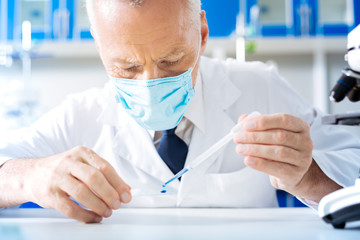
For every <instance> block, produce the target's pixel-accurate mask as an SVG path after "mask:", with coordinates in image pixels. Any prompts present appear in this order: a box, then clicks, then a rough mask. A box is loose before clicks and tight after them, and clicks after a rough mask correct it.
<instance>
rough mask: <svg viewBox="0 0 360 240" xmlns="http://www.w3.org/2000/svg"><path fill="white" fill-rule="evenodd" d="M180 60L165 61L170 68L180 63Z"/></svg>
mask: <svg viewBox="0 0 360 240" xmlns="http://www.w3.org/2000/svg"><path fill="white" fill-rule="evenodd" d="M179 62H180V60H176V61H164V63H165V64H166V65H168V66H172V65H175V64H177V63H179Z"/></svg>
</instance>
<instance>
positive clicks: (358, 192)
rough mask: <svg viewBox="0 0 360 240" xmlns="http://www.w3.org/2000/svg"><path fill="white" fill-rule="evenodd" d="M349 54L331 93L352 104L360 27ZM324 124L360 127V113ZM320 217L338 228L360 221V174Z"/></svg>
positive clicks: (359, 95) (359, 72) (359, 66)
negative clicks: (346, 65)
mask: <svg viewBox="0 0 360 240" xmlns="http://www.w3.org/2000/svg"><path fill="white" fill-rule="evenodd" d="M347 48H348V52H347V54H346V55H345V61H347V62H348V64H349V67H347V68H344V69H343V70H342V75H341V77H340V79H339V80H338V81H337V83H336V85H335V86H334V88H333V89H332V90H331V91H330V100H331V101H333V102H340V101H342V100H343V99H344V98H345V97H347V98H348V99H349V100H350V101H352V102H357V101H360V25H358V26H357V27H356V28H354V29H353V30H352V31H351V32H350V33H349V34H348V43H347ZM322 123H323V124H333V125H352V126H357V125H360V112H355V113H348V114H334V115H328V116H324V117H323V118H322ZM318 212H319V216H320V217H321V218H322V219H323V220H324V221H325V222H326V223H330V224H332V226H333V227H334V228H345V225H346V223H349V222H353V221H360V172H359V178H358V179H356V180H355V185H354V186H351V187H345V188H343V189H340V190H338V191H335V192H333V193H330V194H328V195H326V196H325V197H323V199H321V201H320V203H319V208H318Z"/></svg>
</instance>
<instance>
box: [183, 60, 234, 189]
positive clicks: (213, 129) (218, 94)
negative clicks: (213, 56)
mask: <svg viewBox="0 0 360 240" xmlns="http://www.w3.org/2000/svg"><path fill="white" fill-rule="evenodd" d="M202 60H204V61H207V62H206V63H205V64H202V65H201V68H200V74H201V79H202V81H203V91H202V92H203V98H204V108H205V111H204V114H205V128H204V129H205V132H203V131H201V129H200V128H198V127H195V128H194V130H193V133H192V139H191V143H190V146H189V153H188V156H187V159H186V164H189V163H190V162H191V161H192V160H194V159H195V158H196V157H197V156H199V155H200V154H201V153H203V152H204V151H206V150H207V149H208V148H209V147H211V146H212V145H213V144H215V143H216V142H217V141H218V140H220V139H221V138H222V137H224V136H225V135H226V134H228V133H229V132H230V129H231V128H232V127H233V126H235V124H236V120H233V119H231V118H230V116H229V115H228V114H227V113H226V109H227V108H229V107H230V106H231V105H232V104H233V103H234V102H235V101H236V100H237V99H238V98H239V97H240V96H241V92H240V90H239V89H238V88H237V87H236V86H235V85H234V84H233V83H232V82H231V81H230V80H229V79H227V73H226V70H225V68H224V67H223V66H222V65H220V64H214V63H211V62H208V61H209V60H208V59H202ZM209 69H211V71H209ZM224 77H225V79H224ZM221 152H222V149H221V150H219V151H218V152H217V153H215V154H214V155H213V156H211V157H210V158H209V159H207V160H206V161H205V162H204V163H203V164H201V165H199V166H198V167H197V168H196V169H194V170H193V171H191V172H189V174H187V175H188V176H184V179H183V180H184V181H183V182H184V183H185V182H188V181H191V178H192V177H195V178H196V175H199V174H204V173H205V172H206V171H207V170H208V169H209V168H210V167H211V168H212V170H214V171H216V169H218V168H219V166H220V164H221V163H220V162H216V161H215V160H216V159H217V157H218V156H219V154H220V153H221ZM214 165H217V166H214Z"/></svg>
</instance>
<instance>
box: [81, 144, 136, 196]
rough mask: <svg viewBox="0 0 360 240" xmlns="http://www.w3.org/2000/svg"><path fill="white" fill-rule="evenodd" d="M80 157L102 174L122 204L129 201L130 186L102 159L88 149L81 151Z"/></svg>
mask: <svg viewBox="0 0 360 240" xmlns="http://www.w3.org/2000/svg"><path fill="white" fill-rule="evenodd" d="M81 152H82V157H83V158H84V160H86V161H87V163H88V164H90V165H91V166H94V167H95V168H96V169H98V170H99V171H100V172H102V173H103V174H104V176H105V178H106V179H107V180H108V182H109V183H110V184H111V185H112V186H113V187H114V189H115V190H116V191H117V192H118V194H119V196H120V199H121V201H122V202H124V203H128V202H130V200H131V194H130V186H129V185H127V184H126V183H125V182H124V181H123V180H122V179H121V178H120V176H119V175H118V174H117V173H116V171H115V169H114V168H113V167H112V166H111V164H110V163H109V162H107V161H106V160H104V159H102V158H101V157H100V156H98V155H97V154H96V153H95V152H93V151H92V150H90V149H87V148H86V149H83V151H81Z"/></svg>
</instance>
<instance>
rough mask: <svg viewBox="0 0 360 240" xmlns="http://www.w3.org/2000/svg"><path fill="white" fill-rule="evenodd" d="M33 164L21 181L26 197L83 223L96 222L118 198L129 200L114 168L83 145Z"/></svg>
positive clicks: (128, 193) (117, 205)
mask: <svg viewBox="0 0 360 240" xmlns="http://www.w3.org/2000/svg"><path fill="white" fill-rule="evenodd" d="M25 161H26V160H25ZM33 165H34V167H33V169H31V172H28V174H27V176H26V177H27V178H25V181H24V191H25V192H26V194H27V197H28V200H29V201H32V202H35V203H37V204H39V205H41V206H42V207H45V208H55V209H57V210H58V211H60V212H61V213H63V214H64V215H66V216H68V217H70V218H73V219H76V220H79V221H82V222H86V223H89V222H100V221H101V220H102V217H109V216H111V214H112V209H118V208H119V207H120V205H121V202H123V203H127V202H129V201H130V200H131V195H130V192H129V191H130V187H129V186H128V185H127V184H126V183H125V182H124V181H123V180H122V179H121V178H120V177H119V176H118V174H117V173H116V171H115V169H114V168H113V167H112V166H111V165H110V164H109V163H108V162H107V161H105V160H104V159H102V158H101V157H99V156H98V155H97V154H96V153H95V152H93V151H92V150H90V149H87V148H85V147H76V148H73V149H71V150H70V151H67V152H64V153H61V154H59V155H55V156H51V157H48V158H42V159H36V161H35V162H34V164H33ZM70 197H72V198H73V199H74V200H76V201H77V202H78V203H80V204H82V205H84V206H86V207H87V208H88V209H84V208H82V207H80V206H79V205H77V204H76V203H75V202H73V201H72V200H71V199H70Z"/></svg>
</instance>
